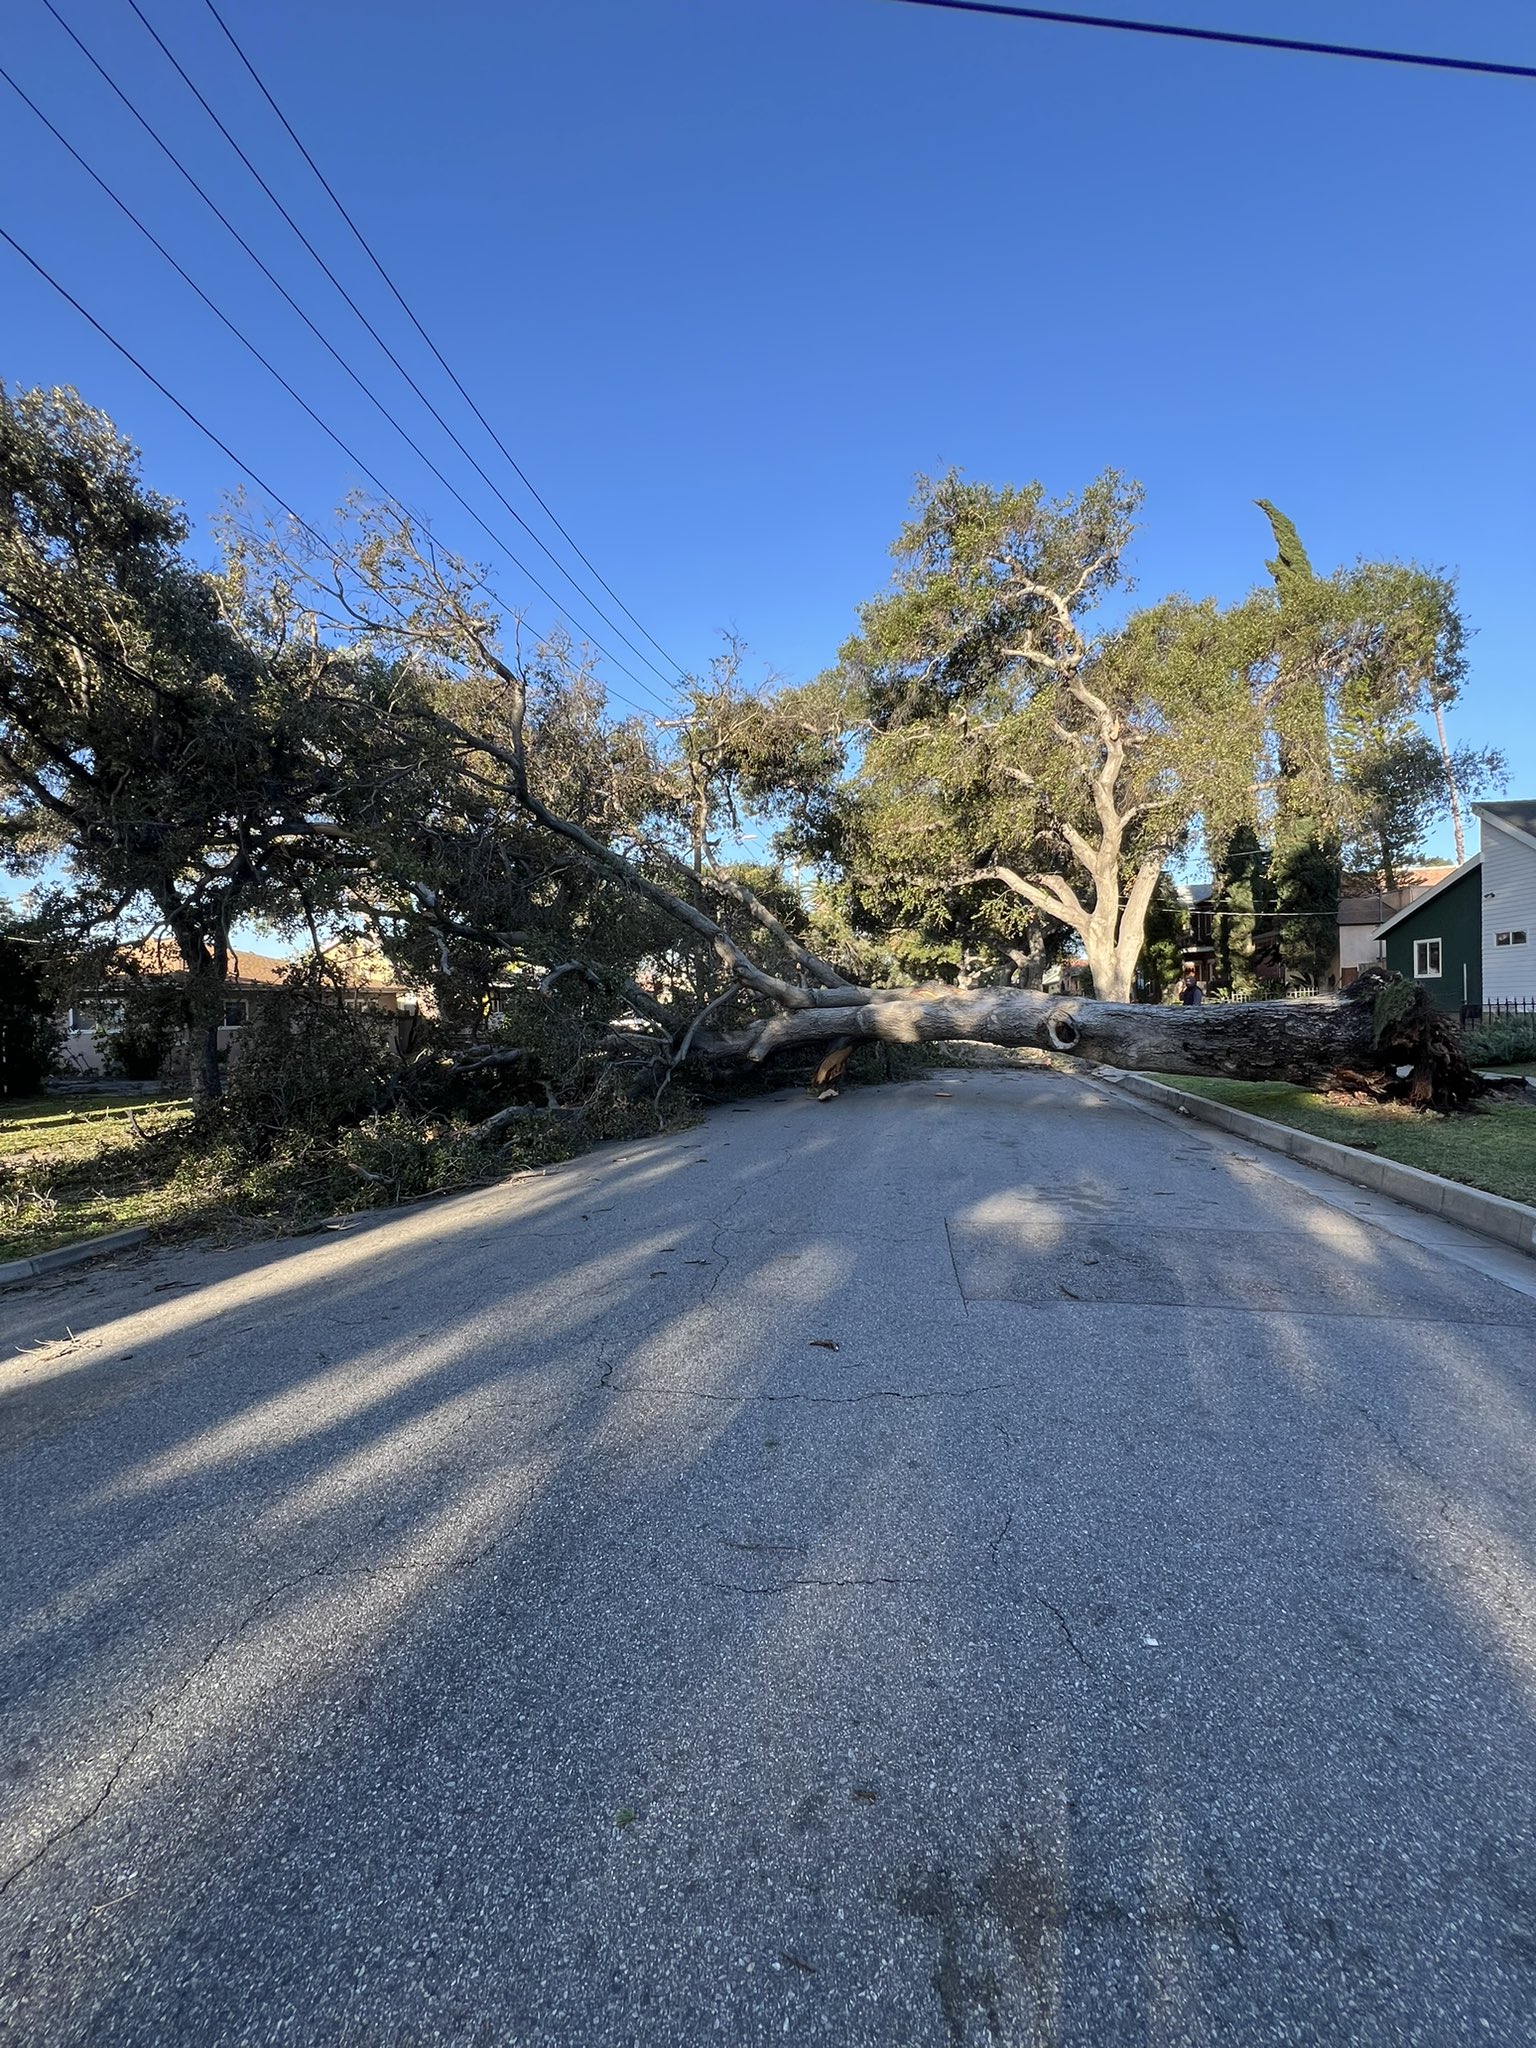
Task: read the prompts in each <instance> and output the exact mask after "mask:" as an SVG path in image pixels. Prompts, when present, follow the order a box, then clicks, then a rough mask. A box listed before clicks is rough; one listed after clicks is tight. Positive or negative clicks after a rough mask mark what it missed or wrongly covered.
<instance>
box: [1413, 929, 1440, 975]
mask: <svg viewBox="0 0 1536 2048" xmlns="http://www.w3.org/2000/svg"><path fill="white" fill-rule="evenodd" d="M1413 972H1414V978H1415V980H1417V981H1438V980H1439V979H1440V941H1439V940H1438V939H1415V940H1414V942H1413Z"/></svg>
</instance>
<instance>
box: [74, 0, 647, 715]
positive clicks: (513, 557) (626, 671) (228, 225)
mask: <svg viewBox="0 0 1536 2048" xmlns="http://www.w3.org/2000/svg"><path fill="white" fill-rule="evenodd" d="M43 5H44V7H45V8H47V10H48V12H49V13H50V14H51V15H52V16H53V18H54V19H55V21H57V22H58V24H59V26H60V27H61V28H62V29H63V30H64V32H65V34H66V35H67V36H68V37H69V38H70V40H71V42H73V43H74V45H75V46H76V48H77V49H78V50H79V51H80V53H81V55H82V56H84V57H85V59H86V61H87V62H88V63H89V64H90V65H91V67H92V69H93V70H94V71H95V72H96V73H97V74H98V76H99V77H100V78H101V79H102V80H103V81H104V82H105V83H106V85H107V86H109V87H110V89H111V90H112V92H113V93H114V95H115V96H116V97H117V98H118V99H119V100H120V101H121V102H122V104H123V106H124V107H125V108H126V109H127V110H128V112H129V113H130V114H131V115H132V116H133V118H134V120H135V121H137V122H138V124H139V126H140V127H141V128H142V129H143V130H144V132H145V134H146V135H148V136H149V138H150V140H151V141H152V142H153V143H154V144H155V146H156V147H157V148H158V149H159V150H160V151H161V152H162V154H163V155H164V156H165V157H166V158H167V160H168V161H169V162H170V163H171V164H172V165H173V166H174V168H175V169H176V170H177V171H178V172H179V173H180V175H181V176H182V178H184V179H185V180H186V182H187V184H188V185H190V186H191V188H192V190H193V191H194V192H195V193H196V194H197V196H198V198H199V199H201V200H202V202H203V204H204V205H205V206H206V207H207V208H208V210H209V212H210V213H212V214H213V216H214V218H215V219H216V220H217V221H218V222H219V224H220V226H221V227H223V228H224V230H225V232H226V233H227V234H229V235H230V236H231V237H232V239H233V240H234V241H235V242H236V243H237V244H238V245H239V247H240V248H241V249H242V250H243V251H244V252H245V254H246V256H247V257H249V259H250V260H251V262H252V263H254V264H255V266H256V268H257V269H258V270H259V271H260V272H261V274H262V276H263V277H265V278H266V280H267V282H268V283H269V284H270V285H271V286H272V288H273V290H274V291H275V292H277V293H278V295H279V296H280V297H281V298H282V299H283V301H284V302H285V303H286V304H287V305H288V306H289V307H290V308H291V309H292V311H293V312H294V313H296V314H297V315H298V317H299V319H300V320H302V321H303V323H304V325H305V326H306V327H307V328H308V329H309V331H310V333H311V334H313V335H314V337H315V339H316V340H317V341H318V342H319V343H320V345H321V347H322V348H323V349H324V350H325V351H326V353H327V354H328V355H329V356H330V357H331V359H332V360H333V361H334V362H335V363H336V365H337V366H338V368H340V369H341V370H342V371H343V373H344V374H345V375H346V376H347V377H349V378H350V379H351V381H352V382H353V383H354V384H355V385H356V386H357V388H358V390H359V391H361V392H362V394H363V396H364V397H365V398H367V400H368V401H369V403H370V404H371V405H372V406H373V407H374V408H375V410H376V411H377V412H378V413H379V414H380V415H381V416H382V417H383V418H384V419H385V420H386V421H388V423H389V425H390V426H391V427H393V429H394V431H395V432H396V433H397V434H398V435H399V436H400V438H401V440H402V441H404V442H405V444H406V446H407V447H408V448H409V449H410V450H411V452H412V453H413V454H414V455H415V456H416V457H417V458H418V460H419V461H420V462H422V463H423V464H424V465H425V467H426V468H427V469H429V470H430V471H431V473H432V475H433V476H435V477H436V478H437V480H438V482H439V483H440V484H441V485H442V486H443V488H444V489H445V490H446V491H447V492H448V493H449V494H450V495H451V496H452V497H453V499H454V500H455V502H456V503H457V504H458V505H459V506H460V507H461V508H462V509H463V510H464V511H465V512H466V513H467V514H468V515H469V517H470V518H471V519H472V520H473V521H474V522H475V524H476V525H477V526H478V527H479V528H480V530H481V532H482V533H484V534H485V535H486V536H487V538H488V539H489V540H490V541H491V543H492V545H493V546H494V547H496V548H497V549H498V550H499V552H500V553H501V554H503V555H504V556H505V557H506V559H507V560H508V561H509V562H510V563H511V564H512V566H513V567H514V568H515V569H516V570H517V571H518V572H519V574H520V575H522V576H524V577H526V579H527V580H528V582H529V583H530V584H532V586H533V588H534V589H535V590H536V591H538V593H539V595H540V596H541V597H543V598H544V599H545V600H546V602H547V603H549V604H550V605H552V606H553V607H554V610H555V612H556V614H557V615H558V616H559V617H562V618H565V619H567V620H568V621H569V623H571V624H572V625H573V626H575V627H576V629H577V631H578V632H580V633H581V635H582V636H583V638H585V639H587V640H589V641H590V642H591V644H592V646H593V647H594V648H596V649H597V651H598V652H599V653H600V654H602V655H603V656H604V658H605V659H606V660H608V661H610V662H612V663H613V665H614V667H615V668H616V669H618V671H619V672H620V674H621V675H624V676H627V677H628V679H629V680H630V681H631V682H632V683H633V684H634V685H635V686H636V688H637V689H641V690H644V691H645V692H646V693H647V695H649V696H652V697H654V698H655V699H656V701H657V702H658V703H659V704H661V705H662V707H663V708H664V709H666V710H670V709H671V708H672V706H671V705H670V704H669V703H668V701H667V700H666V699H665V698H664V697H662V696H661V695H660V694H659V692H657V691H656V690H654V689H653V688H652V687H651V685H650V684H649V683H647V682H646V681H645V679H644V678H643V677H641V676H637V675H636V674H635V673H634V671H633V670H632V669H630V668H629V667H627V666H626V664H625V663H624V662H622V661H620V660H619V658H618V656H617V655H615V654H613V653H612V652H611V650H610V649H608V648H607V647H605V646H604V645H603V642H602V641H601V640H600V639H599V638H598V636H597V635H596V634H595V633H594V632H592V631H591V629H590V628H589V627H588V626H586V625H585V624H584V623H583V622H582V621H581V620H580V619H579V618H578V617H576V616H574V615H573V614H572V613H571V610H570V607H569V606H568V605H567V604H563V603H562V602H561V601H560V599H559V598H557V597H556V596H555V595H554V593H553V591H551V590H550V589H549V588H548V587H547V586H546V585H545V584H544V583H542V582H541V581H540V580H539V578H538V577H537V576H536V575H535V574H534V573H533V571H532V570H531V569H530V568H529V567H528V565H527V563H526V562H524V561H522V560H521V558H520V557H519V556H518V554H517V553H516V551H515V550H514V549H513V548H512V546H511V545H510V543H509V542H508V541H507V540H506V539H505V538H504V537H503V536H502V535H501V534H499V533H497V531H496V529H495V528H494V527H493V526H491V525H490V523H489V522H488V521H487V520H486V519H485V518H484V517H483V516H482V515H481V514H480V513H479V512H478V511H477V510H476V509H475V507H474V506H473V505H472V504H471V503H470V501H469V500H468V499H467V498H466V497H465V496H464V494H463V492H462V491H460V490H459V488H458V487H457V485H456V484H454V483H453V482H452V480H451V479H450V478H449V477H448V476H446V475H445V474H444V472H443V471H442V470H441V469H440V468H439V467H438V465H437V464H436V463H435V462H434V461H433V460H432V457H431V456H430V455H429V454H428V453H427V452H426V450H425V449H424V448H423V447H422V446H421V444H420V443H419V442H418V441H417V440H416V438H415V437H414V435H412V434H411V433H410V432H409V430H408V429H407V428H406V427H404V426H403V425H402V424H401V423H400V421H399V420H398V419H397V418H396V417H395V415H394V414H393V413H392V412H391V411H390V409H389V407H388V406H387V405H386V404H385V403H384V401H383V399H381V398H380V397H379V395H378V393H377V392H376V391H374V389H373V388H372V386H371V385H370V384H368V383H367V382H366V381H365V380H364V378H363V377H362V376H361V375H359V373H358V371H357V370H356V369H355V368H354V367H353V365H352V364H351V363H350V362H348V360H347V358H346V357H345V356H344V355H343V354H342V353H341V351H340V350H339V349H338V348H337V347H336V346H335V344H334V343H333V342H332V341H331V340H330V338H329V336H328V335H326V334H325V333H324V331H323V330H322V329H321V328H320V327H319V326H318V325H317V323H316V322H315V321H314V320H313V319H312V318H311V317H310V315H309V314H308V313H307V312H306V311H305V310H304V308H303V307H302V306H301V305H300V304H299V302H298V300H297V299H296V298H295V297H294V296H293V294H292V292H290V291H289V290H288V288H287V286H286V285H285V284H284V283H283V282H282V280H281V279H280V278H279V277H278V276H277V275H276V274H275V273H274V272H273V270H272V269H271V267H270V266H269V265H268V264H267V263H266V262H264V261H263V259H262V258H261V257H260V256H259V255H258V254H257V252H256V251H255V249H253V248H252V247H251V244H250V243H249V242H248V241H247V240H246V238H245V236H244V235H242V234H241V232H240V230H239V229H238V228H237V227H236V226H235V224H234V222H233V221H232V220H230V218H229V216H228V215H227V214H226V213H225V212H224V211H223V209H222V208H221V207H220V206H219V205H218V203H217V201H216V200H214V199H213V198H212V197H211V196H210V195H209V193H208V192H207V191H205V190H204V188H203V186H202V185H201V184H200V183H199V181H198V179H197V178H196V177H195V176H194V175H193V173H192V172H191V171H190V170H188V168H187V166H186V165H185V164H184V163H183V162H182V160H181V158H180V157H179V156H178V155H177V154H176V152H175V150H173V149H172V148H171V146H170V144H169V143H168V142H167V141H166V140H165V138H164V137H163V136H162V135H161V134H160V133H159V131H158V130H157V129H156V128H155V126H154V124H153V123H152V122H151V121H150V120H149V119H148V117H147V116H146V115H144V114H143V113H142V112H141V111H140V110H139V108H138V107H137V106H135V104H134V102H133V101H132V99H131V98H130V97H129V96H128V94H127V93H126V92H125V91H124V90H123V88H122V87H121V86H120V85H119V84H118V83H117V81H116V79H114V78H113V77H112V75H111V73H110V72H109V71H108V70H107V69H106V67H105V66H104V65H103V64H102V63H101V62H100V61H99V60H98V58H97V57H96V56H95V54H94V53H93V52H92V51H91V50H90V48H89V47H88V46H87V44H86V43H85V42H84V41H83V40H82V39H81V38H80V36H78V35H77V34H76V33H75V31H74V29H73V28H72V27H71V26H70V24H69V22H68V21H66V20H65V18H64V17H63V15H61V14H60V13H59V11H58V9H57V8H56V7H55V6H54V4H53V0H43ZM663 680H665V678H663Z"/></svg>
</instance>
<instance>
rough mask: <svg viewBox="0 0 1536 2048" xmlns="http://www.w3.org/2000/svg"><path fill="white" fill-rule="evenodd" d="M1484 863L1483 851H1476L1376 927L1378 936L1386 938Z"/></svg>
mask: <svg viewBox="0 0 1536 2048" xmlns="http://www.w3.org/2000/svg"><path fill="white" fill-rule="evenodd" d="M1482 864H1483V856H1482V855H1481V853H1474V854H1473V856H1472V858H1471V859H1470V860H1464V861H1463V862H1462V864H1461V866H1460V867H1459V868H1452V869H1451V871H1450V873H1449V874H1448V875H1443V876H1442V877H1441V879H1440V880H1439V881H1438V882H1436V884H1435V885H1434V887H1433V888H1432V889H1426V890H1425V891H1424V893H1423V895H1422V896H1415V897H1414V899H1413V901H1412V902H1411V903H1409V904H1406V905H1405V906H1404V907H1403V909H1401V910H1400V911H1399V912H1398V913H1397V915H1396V916H1395V917H1389V918H1388V919H1387V921H1386V923H1385V924H1382V925H1378V926H1377V927H1376V936H1377V938H1378V939H1384V938H1385V937H1386V935H1387V933H1388V932H1389V931H1391V930H1392V928H1393V927H1394V925H1400V924H1401V923H1402V921H1403V919H1404V918H1405V917H1412V916H1413V914H1414V913H1415V911H1419V910H1422V909H1423V908H1424V906H1425V904H1426V903H1433V902H1434V900H1435V898H1436V897H1437V896H1443V895H1444V894H1445V892H1446V890H1447V889H1451V888H1454V887H1455V885H1456V884H1457V883H1458V882H1459V881H1461V879H1462V878H1463V876H1465V875H1470V874H1472V873H1473V872H1474V870H1476V869H1478V868H1480V867H1481V866H1482Z"/></svg>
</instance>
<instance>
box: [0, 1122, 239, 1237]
mask: <svg viewBox="0 0 1536 2048" xmlns="http://www.w3.org/2000/svg"><path fill="white" fill-rule="evenodd" d="M189 1114H190V1112H189V1110H188V1108H187V1105H186V1103H185V1102H184V1101H179V1100H175V1099H169V1098H167V1097H165V1096H140V1097H124V1096H121V1095H71V1096H58V1095H44V1096H38V1097H35V1098H33V1099H31V1100H28V1101H20V1102H3V1103H0V1263H3V1262H4V1261H5V1260H7V1259H25V1258H30V1257H31V1256H32V1255H33V1254H34V1253H35V1252H46V1251H52V1250H53V1249H54V1247H55V1246H57V1245H61V1244H72V1243H74V1241H75V1240H76V1239H77V1238H83V1237H101V1236H105V1235H107V1234H108V1233H109V1232H111V1231H114V1230H127V1229H130V1228H131V1227H132V1226H133V1225H135V1224H140V1223H155V1224H165V1223H176V1222H180V1221H183V1220H185V1218H186V1217H188V1216H190V1215H191V1214H193V1213H195V1212H196V1211H197V1209H198V1208H200V1207H202V1206H204V1203H205V1200H206V1198H200V1197H198V1196H195V1195H194V1194H193V1193H192V1192H191V1191H190V1190H183V1189H178V1188H176V1187H175V1186H174V1185H173V1184H172V1182H171V1180H170V1177H169V1176H168V1174H167V1171H166V1164H165V1155H164V1152H163V1150H162V1148H160V1147H158V1146H156V1145H155V1144H154V1143H153V1142H152V1141H153V1140H154V1139H155V1138H156V1137H158V1136H159V1135H161V1134H162V1133H164V1132H165V1131H167V1130H168V1129H170V1128H171V1127H172V1126H173V1125H175V1124H177V1123H180V1122H182V1121H183V1120H184V1119H185V1118H186V1117H187V1116H188V1115H189ZM135 1125H136V1126H137V1129H135ZM140 1132H142V1133H143V1134H144V1136H143V1137H141V1136H140V1135H139V1133H140ZM145 1138H148V1139H149V1140H151V1142H150V1143H149V1144H146V1143H145Z"/></svg>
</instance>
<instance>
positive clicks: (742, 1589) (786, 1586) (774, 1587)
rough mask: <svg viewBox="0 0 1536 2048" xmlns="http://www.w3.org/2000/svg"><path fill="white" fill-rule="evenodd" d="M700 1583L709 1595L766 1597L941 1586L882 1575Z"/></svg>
mask: <svg viewBox="0 0 1536 2048" xmlns="http://www.w3.org/2000/svg"><path fill="white" fill-rule="evenodd" d="M699 1583H700V1585H701V1586H702V1587H703V1588H704V1590H705V1591H706V1592H708V1593H750V1594H753V1595H757V1596H766V1595H768V1594H771V1593H792V1592H794V1591H795V1590H796V1588H797V1587H800V1586H823V1587H828V1588H838V1587H843V1586H933V1585H937V1584H940V1583H941V1581H939V1580H935V1579H900V1578H894V1577H891V1576H888V1575H882V1576H879V1577H873V1578H848V1579H813V1578H803V1579H800V1578H797V1579H775V1580H774V1582H773V1583H772V1584H771V1585H768V1586H734V1585H726V1584H723V1583H722V1582H721V1581H720V1580H719V1579H701V1580H700V1581H699Z"/></svg>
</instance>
